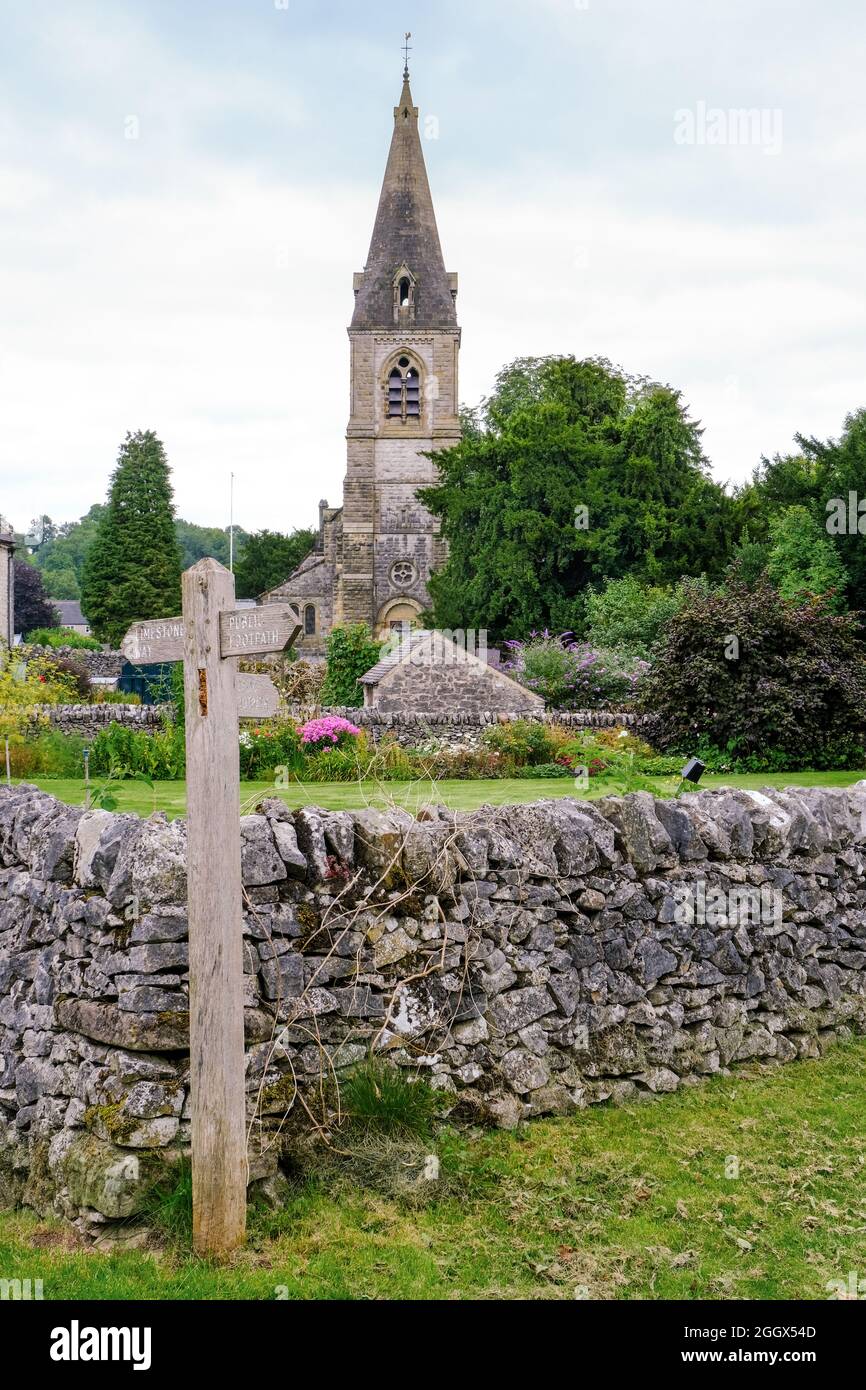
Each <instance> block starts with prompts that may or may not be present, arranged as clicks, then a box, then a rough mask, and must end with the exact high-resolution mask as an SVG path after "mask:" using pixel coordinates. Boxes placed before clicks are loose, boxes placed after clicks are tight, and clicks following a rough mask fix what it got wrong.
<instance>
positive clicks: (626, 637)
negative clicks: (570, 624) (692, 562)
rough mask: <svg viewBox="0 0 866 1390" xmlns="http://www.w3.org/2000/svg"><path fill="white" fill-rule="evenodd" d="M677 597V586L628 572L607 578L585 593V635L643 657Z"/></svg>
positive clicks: (596, 643) (604, 645)
mask: <svg viewBox="0 0 866 1390" xmlns="http://www.w3.org/2000/svg"><path fill="white" fill-rule="evenodd" d="M681 601H682V594H681V591H680V590H678V589H672V588H661V587H659V586H656V585H643V584H641V583H640V582H639V580H637V579H636V578H635V576H634V575H631V574H630V575H626V576H625V578H624V579H609V580H608V581H607V583H606V584H605V586H604V588H603V589H602V590H601V591H600V592H598V593H592V592H590V593H588V594H587V598H586V614H587V620H588V632H587V636H588V639H589V641H590V643H591V644H592V645H593V646H595V647H602V648H614V649H616V650H617V651H619V652H621V653H622V654H623V655H628V656H632V657H640V658H643V659H644V660H645V659H646V658H647V657H648V656H649V654H650V652H651V651H652V649H653V647H654V646H655V644H656V642H658V640H659V638H660V637H661V635H662V632H663V631H664V628H665V625H666V624H667V623H668V622H669V621H670V619H671V618H672V617H673V615H674V613H675V612H676V611H677V608H678V607H679V604H680V602H681Z"/></svg>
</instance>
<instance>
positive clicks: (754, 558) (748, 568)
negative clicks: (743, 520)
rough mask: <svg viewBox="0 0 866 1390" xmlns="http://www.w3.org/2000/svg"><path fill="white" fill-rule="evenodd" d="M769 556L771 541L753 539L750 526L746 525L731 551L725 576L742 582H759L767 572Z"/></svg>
mask: <svg viewBox="0 0 866 1390" xmlns="http://www.w3.org/2000/svg"><path fill="white" fill-rule="evenodd" d="M769 558H770V544H769V541H753V540H752V537H751V534H750V532H749V528H748V527H746V528H745V530H744V531H743V533H742V535H741V536H740V539H739V540H738V541H737V544H736V545H735V546H734V549H733V551H732V552H731V559H730V563H729V565H728V568H727V569H726V570H725V578H726V579H731V580H737V581H739V582H740V583H741V584H749V585H751V584H757V582H758V580H759V579H760V578H761V576H762V575H763V574H765V573H766V569H767V562H768V560H769Z"/></svg>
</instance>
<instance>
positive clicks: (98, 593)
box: [81, 430, 180, 647]
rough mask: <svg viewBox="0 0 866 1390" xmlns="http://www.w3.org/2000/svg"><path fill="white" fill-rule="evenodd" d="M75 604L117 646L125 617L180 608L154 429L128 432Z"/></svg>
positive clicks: (169, 507) (170, 508) (161, 453)
mask: <svg viewBox="0 0 866 1390" xmlns="http://www.w3.org/2000/svg"><path fill="white" fill-rule="evenodd" d="M81 606H82V609H83V611H84V613H85V614H86V616H87V619H88V621H89V623H90V626H91V627H92V629H93V631H94V633H95V634H96V636H97V637H98V638H99V639H100V641H102V642H110V643H111V645H112V646H115V647H116V646H117V645H118V643H119V642H120V641H121V639H122V637H123V635H124V633H125V632H126V630H127V628H128V627H129V625H130V623H132V622H135V621H137V620H140V619H144V618H165V617H171V616H172V615H173V614H175V613H179V612H180V553H179V550H178V544H177V538H176V534H175V525H174V504H173V500H172V489H171V478H170V471H169V466H168V460H167V459H166V456H165V449H164V448H163V446H162V443H161V442H160V440H159V439H158V438H157V436H156V435H155V434H154V432H153V430H138V431H136V433H134V434H127V436H126V439H125V440H124V442H123V444H122V446H121V449H120V453H119V455H118V459H117V466H116V468H115V470H114V472H113V473H112V475H111V486H110V488H109V493H108V502H107V505H106V508H105V511H104V513H103V516H102V518H101V519H100V522H99V527H98V530H97V532H96V535H95V537H94V539H93V541H92V543H91V545H90V547H89V549H88V552H87V557H86V559H85V562H84V571H83V574H82V577H81Z"/></svg>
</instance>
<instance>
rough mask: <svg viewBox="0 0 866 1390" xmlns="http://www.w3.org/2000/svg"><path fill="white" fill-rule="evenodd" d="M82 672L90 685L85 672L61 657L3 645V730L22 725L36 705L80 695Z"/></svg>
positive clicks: (0, 700)
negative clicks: (12, 648)
mask: <svg viewBox="0 0 866 1390" xmlns="http://www.w3.org/2000/svg"><path fill="white" fill-rule="evenodd" d="M82 675H83V676H84V680H85V682H86V685H87V690H88V691H89V689H90V682H89V680H88V679H87V674H86V672H84V673H82V671H81V669H80V668H79V667H76V666H74V664H73V663H71V662H68V661H64V660H63V659H61V658H57V657H51V656H46V655H43V654H42V653H40V654H38V655H34V654H33V653H32V652H31V651H30V649H29V647H23V646H22V647H16V648H15V649H14V650H13V651H11V652H10V651H8V650H6V649H3V651H2V653H0V710H2V711H3V714H2V716H0V724H2V727H3V729H4V730H9V731H11V730H14V729H20V730H22V731H23V729H24V727H25V726H26V724H27V722H28V721H27V714H28V711H29V710H30V709H32V708H33V706H34V705H64V704H74V703H75V702H76V701H77V700H79V699H80V698H81V694H80V683H81V678H82Z"/></svg>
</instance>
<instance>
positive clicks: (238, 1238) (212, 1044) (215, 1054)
mask: <svg viewBox="0 0 866 1390" xmlns="http://www.w3.org/2000/svg"><path fill="white" fill-rule="evenodd" d="M234 589H235V584H234V577H233V576H232V575H231V574H230V573H229V571H228V570H227V569H224V568H223V566H222V565H220V564H218V563H217V561H216V560H211V559H206V560H200V561H199V562H198V564H196V565H193V566H192V568H191V569H189V570H187V571H186V573H185V574H184V576H183V618H184V626H185V633H186V635H185V650H184V691H185V708H186V778H187V818H188V821H187V823H188V831H187V834H188V842H187V887H188V912H189V977H190V984H189V992H190V1079H191V1105H192V1152H193V1171H192V1187H193V1244H194V1246H195V1249H196V1251H198V1252H199V1253H200V1254H212V1255H216V1254H223V1253H225V1252H227V1251H229V1250H233V1249H235V1248H236V1247H237V1246H239V1245H241V1244H242V1243H243V1241H244V1236H245V1230H246V1196H247V1175H248V1167H247V1150H246V1107H245V1090H244V1014H243V935H242V933H243V924H242V915H241V856H240V808H239V798H238V777H239V768H238V714H237V695H236V690H235V662H233V661H226V660H224V659H223V658H221V656H220V612H221V611H222V610H223V609H226V608H229V609H230V608H233V607H234Z"/></svg>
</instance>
